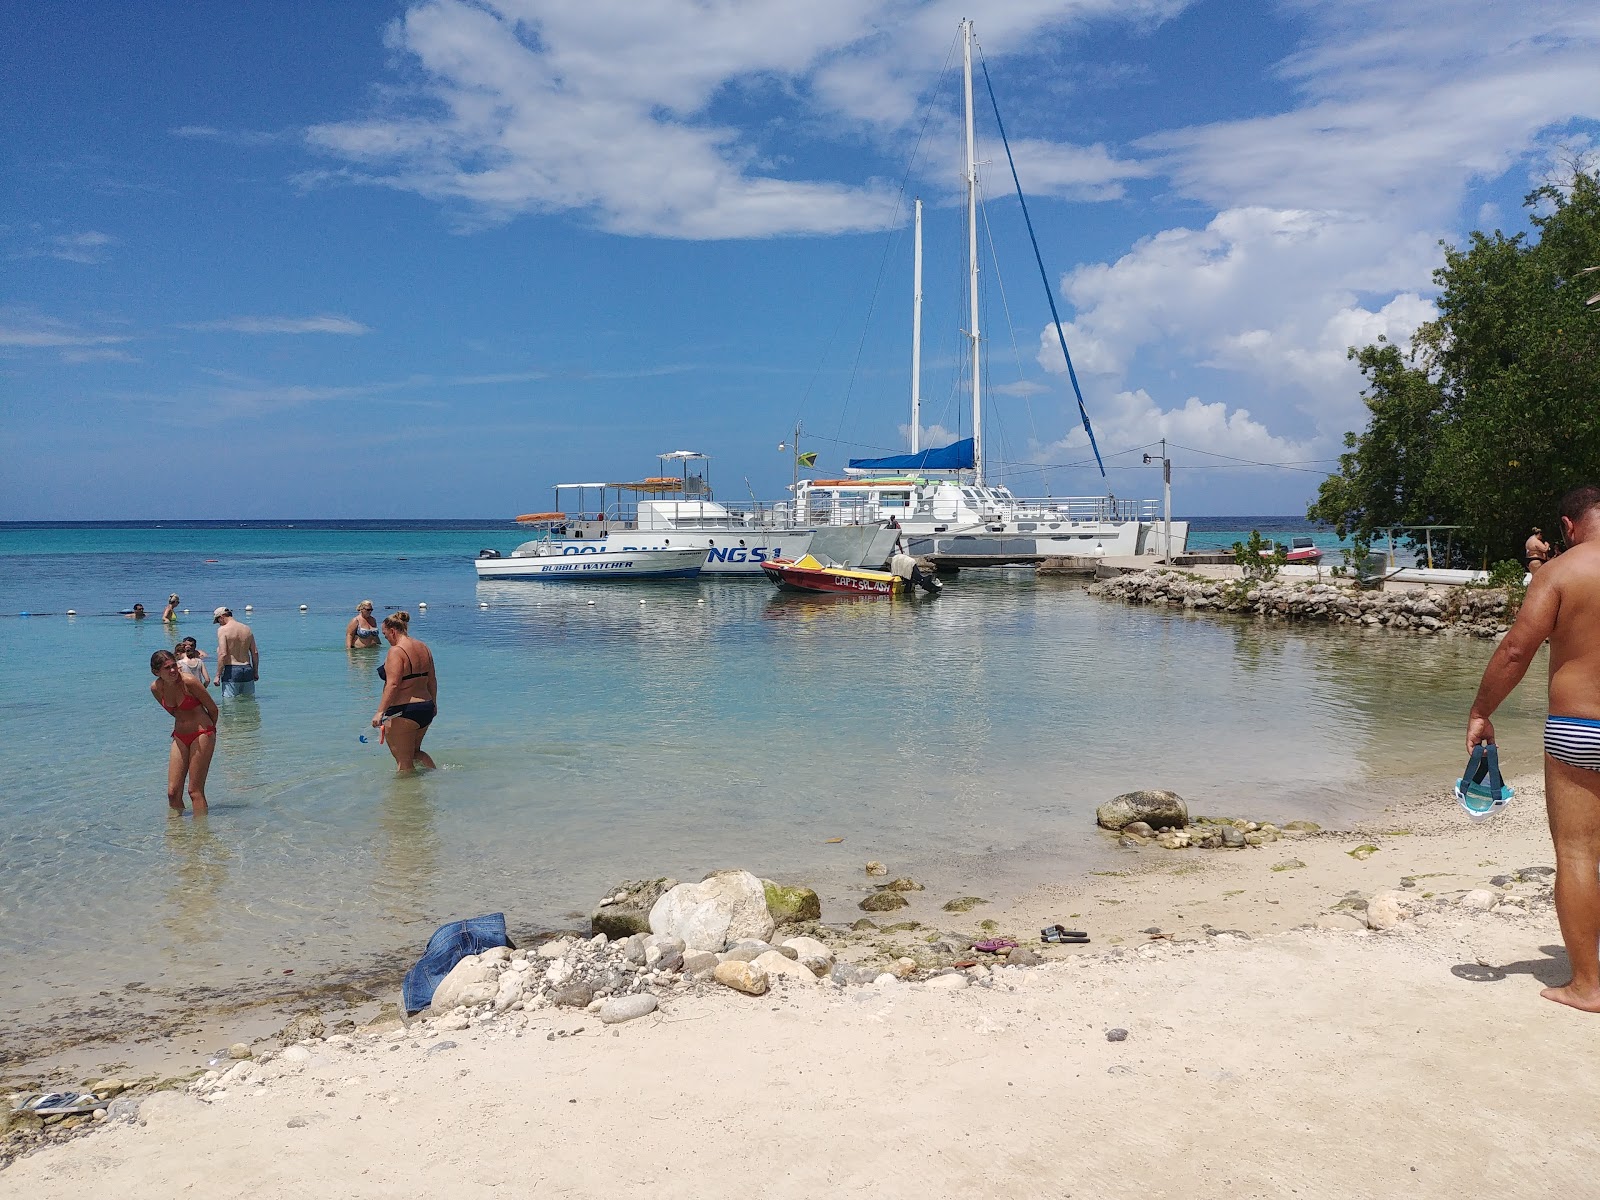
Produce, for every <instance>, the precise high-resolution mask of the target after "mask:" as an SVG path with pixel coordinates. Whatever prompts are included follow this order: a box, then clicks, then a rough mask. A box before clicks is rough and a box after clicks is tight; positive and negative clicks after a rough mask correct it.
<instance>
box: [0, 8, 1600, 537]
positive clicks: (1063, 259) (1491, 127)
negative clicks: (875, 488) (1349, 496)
mask: <svg viewBox="0 0 1600 1200" xmlns="http://www.w3.org/2000/svg"><path fill="white" fill-rule="evenodd" d="M1520 10H1525V11H1520ZM965 15H971V16H972V17H973V19H974V21H975V23H976V32H977V38H978V42H979V45H980V48H981V52H982V55H983V59H984V61H986V62H987V64H988V66H989V70H990V72H991V74H992V75H993V77H994V81H995V86H996V89H997V91H998V93H999V96H1000V103H1001V108H1002V113H1003V114H1004V116H1005V119H1006V122H1007V132H1008V133H1009V134H1010V136H1011V138H1012V141H1013V146H1014V149H1015V150H1016V151H1017V155H1018V168H1019V171H1020V172H1021V175H1022V180H1023V184H1024V186H1025V187H1026V188H1027V189H1028V191H1029V204H1030V207H1031V209H1032V212H1033V216H1034V221H1035V224H1036V226H1037V227H1038V229H1039V233H1040V240H1041V245H1042V249H1043V252H1044V256H1045V261H1046V265H1047V267H1048V269H1049V273H1050V278H1051V282H1052V285H1053V286H1054V287H1055V288H1056V289H1057V296H1058V300H1059V302H1060V305H1061V310H1062V317H1063V320H1064V321H1066V322H1067V336H1068V342H1069V345H1070V346H1071V348H1072V352H1073V356H1074V361H1075V363H1076V365H1077V367H1078V370H1079V374H1080V378H1081V380H1082V383H1083V386H1084V392H1085V395H1086V398H1087V401H1088V405H1089V410H1090V413H1091V416H1092V417H1093V419H1094V422H1095V426H1096V431H1097V434H1098V436H1099V440H1100V444H1101V447H1102V448H1103V449H1104V450H1106V451H1107V452H1115V451H1124V450H1127V449H1129V448H1131V447H1136V446H1142V445H1143V444H1145V443H1149V442H1153V441H1155V440H1156V439H1158V438H1160V437H1162V436H1167V437H1169V438H1170V439H1172V441H1173V442H1174V443H1175V444H1176V445H1178V446H1182V447H1184V449H1175V450H1174V451H1173V458H1174V461H1175V464H1176V465H1177V467H1178V470H1177V471H1176V476H1175V507H1176V508H1177V510H1178V511H1179V512H1180V513H1186V514H1191V515H1201V514H1214V513H1240V512H1292V511H1296V510H1298V509H1300V508H1302V507H1303V506H1304V504H1305V502H1306V500H1307V499H1308V498H1309V497H1310V496H1312V495H1313V494H1314V492H1315V489H1316V483H1317V479H1318V477H1319V472H1320V471H1322V470H1324V469H1326V467H1327V466H1329V465H1331V464H1330V463H1328V462H1327V461H1326V460H1329V459H1331V458H1332V457H1333V456H1334V455H1335V454H1336V453H1337V452H1338V448H1339V443H1340V439H1341V437H1342V435H1343V434H1344V432H1345V431H1346V430H1347V429H1352V428H1358V427H1359V426H1360V425H1361V423H1362V408H1361V405H1360V401H1359V396H1358V392H1359V383H1360V381H1359V377H1358V376H1357V375H1355V374H1354V372H1353V371H1352V370H1351V368H1350V366H1349V364H1348V363H1347V362H1346V361H1345V348H1346V347H1347V346H1349V345H1351V344H1358V343H1365V342H1368V341H1371V340H1373V339H1374V338H1376V337H1377V336H1379V335H1380V334H1381V335H1384V336H1387V337H1390V338H1391V339H1397V340H1404V339H1406V338H1408V337H1409V336H1410V334H1411V332H1412V331H1413V330H1414V329H1415V328H1416V326H1417V324H1418V323H1420V322H1422V321H1425V320H1427V319H1428V318H1429V317H1430V315H1431V313H1432V307H1431V296H1432V292H1431V279H1430V274H1431V271H1432V269H1433V268H1434V267H1435V266H1436V265H1438V261H1439V250H1438V241H1439V240H1440V239H1441V238H1442V239H1445V240H1448V241H1460V240H1461V239H1462V238H1463V236H1464V235H1465V233H1466V232H1467V231H1468V230H1470V229H1472V228H1474V227H1476V226H1483V227H1495V226H1502V227H1504V228H1506V229H1508V230H1512V229H1520V228H1522V227H1523V225H1524V218H1523V214H1522V212H1521V208H1520V203H1521V198H1522V196H1523V195H1524V194H1525V193H1526V192H1527V191H1529V190H1530V189H1531V188H1532V187H1533V186H1536V185H1537V184H1538V183H1540V182H1543V181H1544V180H1545V179H1547V178H1550V177H1552V175H1553V174H1554V173H1558V172H1559V170H1560V169H1561V163H1562V161H1563V160H1564V159H1566V158H1569V157H1570V156H1571V155H1572V154H1574V153H1578V154H1581V153H1585V152H1587V151H1589V150H1590V149H1591V147H1592V146H1593V144H1594V140H1595V135H1596V129H1597V125H1596V120H1597V118H1600V88H1597V87H1596V86H1595V82H1594V81H1595V72H1594V63H1595V61H1596V55H1597V52H1600V17H1597V16H1596V15H1595V9H1594V6H1593V4H1592V3H1562V2H1559V0H1552V2H1548V3H1541V4H1537V5H1528V6H1513V5H1503V4H1490V3H1462V2H1459V0H1413V2H1410V3H1407V4H1404V5H1395V4H1392V3H1388V2H1384V3H1378V2H1376V0H1347V2H1343V3H1332V2H1330V3H1309V2H1287V3H1276V4H1274V3H1250V2H1247V0H1234V2H1230V3H1220V2H1216V0H1201V2H1196V3H1184V2H1183V0H1070V2H1067V0H986V3H984V4H983V5H981V6H976V7H972V6H963V5H957V4H953V3H948V2H946V0H933V2H930V3H920V4H918V3H909V2H906V0H808V2H806V3H804V4H801V3H794V4H790V3H778V4H772V3H755V2H738V0H723V2H721V3H704V2H702V3H694V2H691V0H656V2H652V0H587V2H586V3H584V4H583V5H574V4H562V3H556V2H553V0H483V2H480V3H461V2H457V0H425V2H422V3H410V4H394V5H380V4H369V5H348V4H340V5H336V4H320V5H318V4H304V5H255V6H195V5H147V6H134V5H126V4H120V3H119V4H112V3H94V2H79V3H73V4H66V3H55V2H38V0H34V2H32V3H29V4H26V5H8V6H5V8H4V10H3V11H0V45H3V46H4V47H5V49H4V50H3V51H0V54H4V55H5V58H6V69H5V70H4V71H3V72H0V123H3V128H4V131H5V137H4V142H3V147H0V153H3V155H4V159H3V161H4V171H3V175H0V189H3V190H0V195H3V197H4V207H3V210H0V451H3V465H0V519H11V520H48V519H96V518H119V517H121V518H132V519H145V518H148V519H182V518H207V517H218V518H250V517H262V518H269V517H297V516H298V517H338V516H360V517H385V516H388V517H428V516H435V517H471V516H501V515H509V514H512V513H517V512H524V511H528V510H530V509H542V508H546V507H548V506H549V505H550V503H551V499H552V493H551V492H550V491H549V487H550V485H551V484H553V483H556V482H561V481H580V480H583V481H588V480H600V479H625V478H636V477H639V476H642V475H646V474H653V473H654V472H655V470H656V461H655V455H657V454H658V453H661V452H664V451H668V450H675V449H680V448H689V449H697V450H702V451H704V452H707V453H709V454H711V455H712V456H713V463H712V467H711V475H712V482H713V484H714V485H715V486H716V487H717V491H718V494H719V495H720V496H723V497H724V498H729V499H743V498H746V497H747V496H748V494H749V492H747V490H746V482H745V481H746V480H747V479H748V481H749V487H750V490H752V491H754V492H755V494H756V495H758V496H760V497H762V498H765V499H773V498H777V497H778V496H779V495H780V494H781V491H782V488H783V486H784V485H785V484H786V483H787V481H788V478H789V474H790V460H789V458H788V456H787V455H786V454H782V453H779V452H778V450H777V448H776V447H777V445H778V443H779V441H781V440H785V439H787V438H788V436H789V434H790V432H791V430H792V429H793V427H794V424H795V422H796V421H803V422H804V425H805V430H806V433H805V436H804V439H803V445H802V449H807V450H816V451H818V452H819V455H820V457H819V467H820V468H822V469H823V471H824V472H827V473H833V472H836V471H837V470H838V469H839V468H841V467H842V466H843V463H844V460H845V459H846V458H848V457H851V456H853V455H864V454H875V453H882V452H891V451H894V450H896V449H899V448H902V447H903V446H905V445H906V437H907V431H908V420H909V412H908V399H907V398H908V396H909V390H910V384H909V355H910V350H909V346H910V319H909V307H910V302H909V293H910V245H909V237H908V228H907V225H908V214H909V204H910V198H911V197H912V196H914V195H919V196H921V197H922V198H923V199H924V201H925V202H926V204H927V206H928V209H927V216H926V220H927V249H926V254H927V267H926V271H927V274H926V280H925V286H924V291H925V309H924V319H925V327H924V328H925V332H924V339H925V342H924V380H923V391H924V395H925V396H926V397H927V402H926V404H925V409H924V423H925V424H926V425H928V426H930V428H929V429H928V430H927V432H926V434H925V439H924V440H925V442H926V443H930V444H936V443H938V442H939V441H941V440H943V439H944V438H945V437H946V436H950V435H957V434H964V433H966V432H968V426H969V425H970V419H969V417H968V416H967V415H966V414H965V412H964V410H963V403H962V401H961V396H962V394H963V390H964V388H963V385H962V383H961V381H960V371H961V355H962V350H961V335H960V332H959V331H960V329H961V328H962V327H963V326H964V324H965V317H964V308H963V304H964V301H963V299H962V295H961V286H962V270H963V267H962V255H963V253H964V246H963V242H962V237H961V231H960V218H961V209H960V181H959V159H958V156H959V142H958V135H959V115H958V110H957V107H956V105H957V103H958V96H959V93H958V82H957V79H956V76H955V75H954V74H952V72H951V71H950V69H949V65H950V62H951V58H950V55H951V51H952V49H953V46H954V38H955V34H956V27H957V22H958V20H959V19H960V18H961V17H962V16H965ZM979 88H980V96H979V103H980V118H981V119H980V126H979V138H980V147H979V151H980V158H983V159H987V160H991V161H990V162H989V164H988V165H987V166H985V167H984V168H983V176H984V193H985V197H986V203H985V213H986V227H985V232H984V235H983V236H984V239H985V241H986V242H988V241H989V240H990V239H991V238H992V241H993V244H994V256H993V258H992V259H990V257H989V254H988V250H987V247H986V250H985V263H984V273H985V274H984V278H985V293H984V297H985V298H984V318H983V320H984V326H985V335H986V339H987V340H986V342H985V355H986V358H987V362H988V366H987V372H986V374H987V378H988V381H989V384H990V388H991V391H990V397H991V400H990V404H989V408H990V412H991V413H992V416H993V419H992V422H986V427H987V439H988V446H989V452H990V467H991V472H990V473H991V476H992V477H995V478H998V479H1002V480H1004V481H1006V482H1009V483H1010V484H1011V486H1012V487H1013V488H1014V489H1015V490H1017V491H1018V492H1022V493H1027V494H1043V493H1045V492H1047V491H1048V492H1049V493H1051V494H1055V495H1063V494H1093V493H1100V492H1103V491H1105V490H1106V489H1107V488H1109V489H1110V490H1112V491H1115V492H1116V493H1117V494H1118V495H1122V496H1136V495H1153V494H1156V492H1157V491H1158V490H1159V477H1158V476H1157V475H1156V474H1155V473H1154V472H1150V471H1147V470H1144V469H1129V467H1128V464H1130V463H1131V462H1132V461H1135V460H1136V459H1137V457H1138V455H1137V454H1131V455H1130V454H1124V455H1123V456H1122V457H1120V458H1112V459H1111V460H1110V461H1111V462H1112V464H1113V465H1114V467H1116V468H1117V469H1113V470H1112V471H1111V473H1110V477H1109V479H1108V480H1106V481H1102V480H1101V479H1100V478H1099V476H1098V474H1097V473H1095V472H1093V471H1091V470H1085V469H1083V468H1081V467H1072V466H1068V465H1066V464H1073V463H1079V462H1081V461H1082V460H1083V459H1084V458H1085V457H1086V456H1087V452H1086V449H1085V446H1084V441H1083V435H1082V432H1081V430H1079V429H1078V427H1077V421H1076V413H1075V405H1074V404H1073V402H1072V399H1071V393H1070V390H1069V388H1068V386H1067V383H1066V379H1065V376H1064V374H1063V373H1062V364H1061V362H1060V357H1059V353H1058V352H1057V351H1055V350H1054V348H1053V346H1054V335H1053V332H1052V331H1051V330H1050V329H1049V328H1048V320H1049V312H1048V308H1047V307H1046V304H1045V296H1044V291H1043V288H1042V286H1041V284H1040V282H1039V279H1038V276H1037V273H1036V268H1035V267H1034V266H1033V263H1032V261H1031V257H1030V253H1029V250H1028V246H1027V242H1026V239H1025V235H1024V233H1023V231H1022V227H1021V222H1020V217H1019V215H1018V209H1017V205H1016V201H1015V199H1014V197H1012V196H1011V195H1010V183H1009V178H1008V176H1007V173H1006V170H1005V164H1004V157H1003V152H1002V151H1001V149H1000V146H999V142H998V139H997V138H996V136H995V133H994V128H993V125H992V119H988V118H987V114H986V112H985V106H986V98H985V97H984V96H983V95H982V93H981V88H982V83H981V77H980V82H979ZM1219 456H1230V457H1219ZM1237 459H1247V460H1251V461H1254V462H1262V463H1282V464H1293V465H1294V466H1295V467H1297V468H1298V469H1289V468H1287V467H1278V468H1266V467H1247V466H1243V465H1241V464H1239V463H1237V462H1235V461H1234V460H1237Z"/></svg>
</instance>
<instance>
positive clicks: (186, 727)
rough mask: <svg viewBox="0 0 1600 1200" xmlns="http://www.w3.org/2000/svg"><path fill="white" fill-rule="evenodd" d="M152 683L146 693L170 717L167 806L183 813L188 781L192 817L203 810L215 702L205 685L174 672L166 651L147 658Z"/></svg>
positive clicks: (212, 748) (212, 745) (213, 736)
mask: <svg viewBox="0 0 1600 1200" xmlns="http://www.w3.org/2000/svg"><path fill="white" fill-rule="evenodd" d="M150 674H152V675H154V676H155V677H156V678H155V682H154V683H152V684H151V685H150V694H151V695H152V696H154V697H155V698H156V703H157V704H159V705H161V707H162V708H164V709H166V710H167V711H168V712H169V713H171V714H172V753H171V754H170V755H169V756H168V759H167V806H168V807H169V808H171V809H172V810H173V811H175V812H182V811H183V781H184V777H185V776H187V777H188V780H189V800H190V801H191V802H192V803H193V804H194V811H195V814H196V815H199V814H200V813H203V812H205V811H206V773H207V772H208V771H210V770H211V755H212V754H213V753H215V751H216V749H217V702H216V701H215V700H213V699H212V698H211V693H210V692H208V691H206V689H205V685H204V684H202V683H201V682H200V681H199V680H198V679H196V678H194V677H193V676H192V675H185V674H183V673H182V672H181V671H179V670H178V660H177V659H176V658H175V657H174V656H173V653H172V651H170V650H157V651H156V652H155V653H154V654H152V655H151V656H150Z"/></svg>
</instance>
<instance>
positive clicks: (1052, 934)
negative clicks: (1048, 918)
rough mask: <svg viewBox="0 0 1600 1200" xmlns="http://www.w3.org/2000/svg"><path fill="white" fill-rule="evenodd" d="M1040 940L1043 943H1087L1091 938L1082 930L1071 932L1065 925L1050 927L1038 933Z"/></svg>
mask: <svg viewBox="0 0 1600 1200" xmlns="http://www.w3.org/2000/svg"><path fill="white" fill-rule="evenodd" d="M1038 939H1040V941H1042V942H1086V941H1088V939H1090V936H1088V934H1086V933H1083V931H1082V930H1069V928H1067V926H1064V925H1050V926H1046V928H1043V930H1040V931H1038Z"/></svg>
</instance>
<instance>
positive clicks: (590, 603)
mask: <svg viewBox="0 0 1600 1200" xmlns="http://www.w3.org/2000/svg"><path fill="white" fill-rule="evenodd" d="M589 606H590V607H591V608H592V607H593V606H594V601H593V600H591V601H589Z"/></svg>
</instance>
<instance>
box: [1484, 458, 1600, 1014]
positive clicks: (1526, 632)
mask: <svg viewBox="0 0 1600 1200" xmlns="http://www.w3.org/2000/svg"><path fill="white" fill-rule="evenodd" d="M1559 511H1560V514H1561V532H1562V534H1563V535H1564V537H1565V539H1566V543H1567V547H1568V549H1567V552H1566V553H1565V554H1562V555H1560V556H1559V557H1557V558H1553V559H1551V560H1550V561H1549V562H1547V563H1546V564H1545V565H1544V566H1542V567H1540V568H1539V570H1538V571H1537V572H1536V573H1535V574H1534V576H1533V582H1532V583H1530V584H1529V585H1528V596H1527V599H1525V600H1524V601H1523V602H1522V609H1521V611H1520V612H1518V613H1517V619H1516V621H1515V623H1514V624H1513V625H1512V626H1511V630H1510V632H1509V633H1507V634H1506V636H1505V638H1504V640H1503V641H1501V643H1500V646H1499V648H1498V649H1497V650H1496V651H1495V652H1494V657H1492V658H1491V659H1490V660H1489V665H1488V667H1487V668H1485V670H1484V672H1483V682H1482V683H1480V684H1479V685H1478V695H1477V698H1476V699H1475V700H1473V702H1472V712H1471V714H1470V716H1469V718H1468V721H1467V747H1468V749H1471V748H1472V747H1473V746H1476V745H1477V744H1478V743H1479V742H1492V741H1494V726H1493V725H1491V724H1490V723H1489V718H1490V716H1492V715H1493V713H1494V710H1495V709H1496V708H1498V707H1499V706H1500V703H1501V701H1503V700H1504V699H1505V698H1506V697H1507V696H1509V695H1510V694H1511V689H1512V688H1514V687H1516V686H1517V684H1518V683H1520V682H1521V681H1522V677H1523V675H1524V674H1526V673H1527V670H1528V664H1529V663H1531V662H1532V661H1533V657H1534V655H1535V654H1537V653H1538V652H1539V647H1540V645H1541V644H1542V643H1543V642H1544V641H1545V640H1546V639H1548V640H1549V642H1550V710H1549V711H1550V715H1549V717H1548V718H1546V720H1545V726H1544V796H1545V808H1546V810H1547V812H1548V813H1549V817H1550V837H1551V840H1552V841H1554V842H1555V847H1556V916H1557V918H1558V919H1559V920H1560V922H1561V940H1562V941H1563V942H1565V943H1566V946H1567V959H1568V960H1569V961H1570V963H1571V964H1572V982H1571V983H1568V984H1566V985H1565V986H1564V987H1554V988H1545V989H1544V991H1543V992H1542V993H1540V994H1541V995H1542V996H1544V998H1545V999H1547V1000H1554V1001H1555V1002H1556V1003H1558V1004H1567V1005H1571V1006H1572V1007H1573V1008H1580V1009H1582V1010H1583V1011H1585V1012H1593V1013H1600V487H1594V486H1592V485H1591V486H1585V487H1579V488H1573V489H1572V491H1570V492H1568V493H1567V494H1566V495H1565V496H1563V497H1562V498H1561V507H1560V509H1559Z"/></svg>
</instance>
